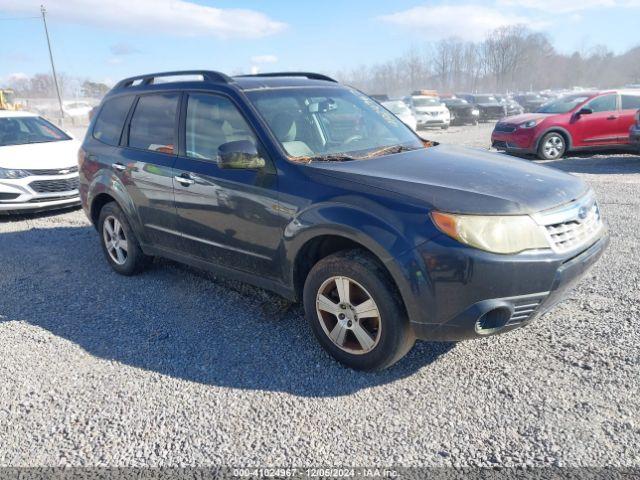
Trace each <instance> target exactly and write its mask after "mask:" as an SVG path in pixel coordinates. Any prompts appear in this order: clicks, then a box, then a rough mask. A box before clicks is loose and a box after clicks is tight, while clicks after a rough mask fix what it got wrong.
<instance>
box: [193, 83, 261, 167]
mask: <svg viewBox="0 0 640 480" xmlns="http://www.w3.org/2000/svg"><path fill="white" fill-rule="evenodd" d="M238 140H249V141H250V142H252V143H254V144H255V145H257V140H256V138H255V136H254V134H253V132H252V131H251V128H250V127H249V125H248V124H247V122H246V121H245V119H244V117H243V116H242V115H241V114H240V112H239V111H238V109H237V108H236V107H235V105H234V104H233V103H232V102H231V101H230V100H229V99H227V98H224V97H219V96H217V95H207V94H192V95H189V100H188V102H187V123H186V150H187V151H186V154H187V156H188V157H192V158H199V159H203V160H217V158H218V148H219V147H220V145H223V144H225V143H228V142H235V141H238Z"/></svg>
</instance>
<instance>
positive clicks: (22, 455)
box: [0, 125, 640, 467]
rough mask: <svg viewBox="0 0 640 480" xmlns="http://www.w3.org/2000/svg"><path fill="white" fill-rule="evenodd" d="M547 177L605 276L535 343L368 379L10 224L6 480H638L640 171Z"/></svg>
mask: <svg viewBox="0 0 640 480" xmlns="http://www.w3.org/2000/svg"><path fill="white" fill-rule="evenodd" d="M490 128H491V126H490V125H481V126H479V127H452V128H451V129H450V130H449V131H447V132H440V131H433V132H426V133H425V136H426V137H429V138H433V139H436V140H439V141H442V142H450V143H457V144H465V145H469V146H477V147H485V148H486V146H487V143H488V135H489V131H490ZM550 163H551V164H552V165H553V166H554V167H557V168H561V169H563V170H566V171H569V172H572V173H575V174H577V175H580V176H582V177H584V178H585V179H586V180H587V181H588V182H589V183H591V184H592V185H593V187H594V188H595V190H596V191H597V193H598V196H599V199H600V202H601V207H602V210H603V212H604V215H605V216H606V218H607V220H608V222H609V224H610V227H611V246H610V247H609V250H608V251H607V252H606V253H605V255H604V257H603V258H602V259H601V261H600V262H599V263H598V264H597V266H596V267H595V268H594V269H593V270H592V271H591V272H590V273H589V274H588V276H587V277H586V278H585V279H584V280H583V281H582V282H581V283H580V284H579V286H578V287H577V288H576V290H575V291H574V292H573V293H572V294H571V296H570V298H569V299H568V301H567V302H566V303H564V304H562V305H560V306H559V307H557V308H556V309H555V310H553V311H552V312H551V313H549V314H548V315H546V316H544V317H543V318H541V319H538V320H537V321H536V322H534V324H532V325H531V326H529V327H527V328H524V329H521V330H518V331H515V332H512V333H510V334H506V335H503V336H498V337H493V338H489V339H486V340H477V341H470V342H463V343H459V344H455V345H454V344H432V343H426V342H422V343H419V344H417V345H416V347H415V348H414V350H413V351H412V352H411V353H410V354H409V355H408V356H407V357H406V358H405V359H404V360H403V361H401V362H400V363H399V364H397V365H396V366H394V367H393V368H391V369H389V370H387V371H384V372H382V373H376V374H364V373H356V372H354V371H351V370H347V369H345V368H343V367H341V366H340V365H339V364H337V363H336V362H334V361H332V360H331V359H330V358H329V357H328V356H327V355H325V354H324V353H323V351H322V350H321V349H320V347H319V346H318V345H317V343H316V341H315V340H314V339H313V338H312V336H311V333H310V330H309V328H308V327H307V326H306V323H305V322H304V320H303V315H302V311H301V309H300V307H299V306H292V305H289V304H287V303H286V302H284V301H282V300H281V299H280V298H279V297H277V296H275V295H273V294H270V293H268V292H265V291H262V290H259V289H256V288H252V287H249V286H246V285H243V284H239V283H234V282H229V281H225V280H220V279H215V278H213V277H212V276H210V275H208V274H205V273H202V272H198V271H195V270H192V269H189V268H186V267H182V266H180V265H177V264H174V263H171V262H167V261H156V262H155V263H154V265H153V266H152V268H151V269H150V270H149V271H147V272H146V273H144V274H142V275H140V276H137V277H132V278H125V277H121V276H118V275H117V274H115V273H113V272H112V271H111V270H110V269H109V268H108V266H107V263H106V262H105V260H104V259H103V257H102V253H101V251H100V250H99V245H98V237H97V234H96V232H95V231H94V230H93V229H92V228H91V227H90V226H89V224H88V222H87V220H86V219H85V217H84V214H83V213H82V211H80V210H73V211H67V212H64V213H59V214H39V215H32V216H21V217H16V218H12V219H10V220H6V219H5V220H0V245H1V247H2V248H0V265H1V267H0V268H1V269H0V292H1V296H0V358H1V360H0V378H2V382H0V465H4V466H6V465H10V466H27V465H29V466H43V465H47V466H52V465H54V466H57V465H92V466H142V465H152V466H160V465H164V466H187V465H190V466H205V465H207V466H208V465H227V466H229V465H236V466H244V465H247V464H259V465H281V466H286V465H301V466H303V465H356V466H371V465H378V466H383V465H387V466H389V465H395V466H400V465H401V466H430V465H458V466H477V465H484V466H496V465H506V466H508V465H525V464H526V465H550V464H551V465H567V466H596V465H600V466H601V465H618V466H636V467H637V466H640V414H639V413H638V412H639V411H640V396H639V395H638V391H640V374H639V371H640V370H639V367H640V333H639V328H638V323H639V322H638V320H639V319H640V290H639V289H638V285H639V284H640V274H639V272H640V257H639V255H638V254H639V253H640V252H639V249H640V248H639V241H638V236H639V233H638V232H640V219H639V217H638V212H639V206H640V195H639V192H640V157H638V156H632V155H597V156H593V157H580V158H577V157H575V158H574V157H572V158H568V159H564V160H562V161H558V162H550Z"/></svg>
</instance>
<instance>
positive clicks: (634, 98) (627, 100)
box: [622, 95, 640, 110]
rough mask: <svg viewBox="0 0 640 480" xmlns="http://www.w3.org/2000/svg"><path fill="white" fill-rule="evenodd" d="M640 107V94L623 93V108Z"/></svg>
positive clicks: (634, 108)
mask: <svg viewBox="0 0 640 480" xmlns="http://www.w3.org/2000/svg"><path fill="white" fill-rule="evenodd" d="M638 109H640V95H622V110H638Z"/></svg>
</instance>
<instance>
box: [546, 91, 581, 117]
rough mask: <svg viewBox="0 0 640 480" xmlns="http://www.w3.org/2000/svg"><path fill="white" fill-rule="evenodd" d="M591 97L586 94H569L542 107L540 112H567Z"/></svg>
mask: <svg viewBox="0 0 640 480" xmlns="http://www.w3.org/2000/svg"><path fill="white" fill-rule="evenodd" d="M588 99H589V97H588V96H585V95H567V96H566V97H562V98H559V99H558V100H554V101H553V102H549V103H547V104H546V105H543V106H542V107H540V108H539V109H538V110H537V111H538V112H539V113H567V112H570V111H571V110H573V109H574V108H576V107H577V106H578V105H580V104H581V103H584V102H586V101H587V100H588Z"/></svg>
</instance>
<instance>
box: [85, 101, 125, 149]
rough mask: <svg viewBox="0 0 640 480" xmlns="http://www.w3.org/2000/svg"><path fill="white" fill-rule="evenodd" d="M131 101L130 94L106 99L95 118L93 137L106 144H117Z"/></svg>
mask: <svg viewBox="0 0 640 480" xmlns="http://www.w3.org/2000/svg"><path fill="white" fill-rule="evenodd" d="M132 103H133V96H130V95H129V96H125V97H117V98H113V99H111V100H107V101H106V102H105V104H104V105H103V107H102V109H101V110H100V113H99V114H98V118H97V119H96V124H95V126H94V127H93V137H94V138H95V139H96V140H100V141H101V142H103V143H106V144H107V145H118V144H119V143H120V135H121V134H122V127H124V121H125V119H126V118H127V114H128V113H129V109H130V108H131V104H132Z"/></svg>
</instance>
